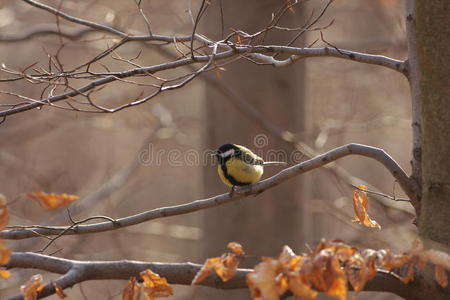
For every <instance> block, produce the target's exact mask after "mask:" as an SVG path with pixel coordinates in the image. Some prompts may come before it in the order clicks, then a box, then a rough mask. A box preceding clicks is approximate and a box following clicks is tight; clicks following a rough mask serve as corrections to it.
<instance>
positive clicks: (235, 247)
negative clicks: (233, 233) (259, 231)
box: [227, 242, 245, 255]
mask: <svg viewBox="0 0 450 300" xmlns="http://www.w3.org/2000/svg"><path fill="white" fill-rule="evenodd" d="M227 248H228V249H230V250H231V252H233V253H234V254H236V255H244V254H245V252H244V250H243V249H242V245H241V244H239V243H236V242H229V243H228V245H227Z"/></svg>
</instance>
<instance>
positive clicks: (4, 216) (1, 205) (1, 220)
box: [0, 194, 9, 230]
mask: <svg viewBox="0 0 450 300" xmlns="http://www.w3.org/2000/svg"><path fill="white" fill-rule="evenodd" d="M8 219H9V214H8V203H7V202H6V197H5V196H3V195H2V194H0V230H3V229H5V227H6V225H8Z"/></svg>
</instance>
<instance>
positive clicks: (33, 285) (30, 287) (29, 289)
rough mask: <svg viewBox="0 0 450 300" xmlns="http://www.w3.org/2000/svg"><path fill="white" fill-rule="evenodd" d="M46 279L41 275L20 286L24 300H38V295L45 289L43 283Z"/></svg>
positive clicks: (32, 277) (34, 276)
mask: <svg viewBox="0 0 450 300" xmlns="http://www.w3.org/2000/svg"><path fill="white" fill-rule="evenodd" d="M43 281H44V279H43V278H42V275H41V274H36V275H33V276H31V278H30V280H28V282H27V283H25V284H24V285H21V286H20V292H21V293H22V294H23V299H24V300H36V299H37V296H38V293H39V292H40V291H41V290H42V289H43V288H44V285H43V284H42V282H43Z"/></svg>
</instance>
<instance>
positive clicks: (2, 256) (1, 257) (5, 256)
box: [0, 240, 11, 265]
mask: <svg viewBox="0 0 450 300" xmlns="http://www.w3.org/2000/svg"><path fill="white" fill-rule="evenodd" d="M10 257H11V249H9V248H8V247H6V243H5V241H4V240H0V265H6V264H8V263H9V259H10Z"/></svg>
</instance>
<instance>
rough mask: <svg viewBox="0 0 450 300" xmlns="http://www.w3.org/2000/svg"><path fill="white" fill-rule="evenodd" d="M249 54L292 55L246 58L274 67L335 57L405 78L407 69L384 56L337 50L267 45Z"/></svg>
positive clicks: (251, 55) (253, 55)
mask: <svg viewBox="0 0 450 300" xmlns="http://www.w3.org/2000/svg"><path fill="white" fill-rule="evenodd" d="M249 50H250V49H249ZM251 52H255V53H264V52H266V53H267V52H269V53H284V54H291V55H294V56H293V57H289V58H288V59H286V60H281V61H280V60H276V59H274V58H273V57H271V56H266V55H261V54H249V55H248V57H249V58H251V59H253V60H255V61H257V62H260V63H264V64H270V65H273V66H275V67H284V66H286V65H289V64H291V63H293V62H295V61H297V60H299V59H301V58H306V57H336V58H341V59H346V60H352V61H355V62H360V63H366V64H370V65H377V66H383V67H386V68H389V69H392V70H395V71H398V72H400V73H402V74H403V75H405V76H406V74H407V68H406V65H405V62H404V61H403V60H398V59H394V58H390V57H387V56H384V55H374V54H367V53H361V52H356V51H350V50H344V49H338V48H329V47H325V48H298V47H288V46H278V45H268V46H264V45H261V46H254V47H251Z"/></svg>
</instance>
